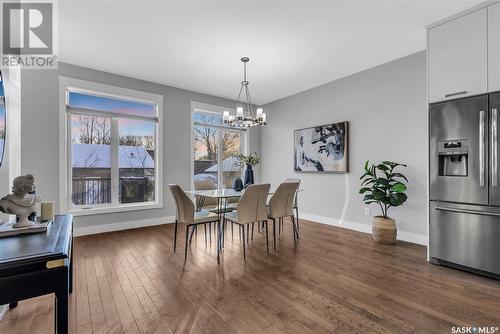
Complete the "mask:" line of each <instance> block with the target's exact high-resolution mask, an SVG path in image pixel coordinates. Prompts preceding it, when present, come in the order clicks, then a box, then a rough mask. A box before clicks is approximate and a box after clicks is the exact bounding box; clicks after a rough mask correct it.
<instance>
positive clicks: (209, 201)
mask: <svg viewBox="0 0 500 334" xmlns="http://www.w3.org/2000/svg"><path fill="white" fill-rule="evenodd" d="M194 189H195V190H217V185H216V184H215V182H214V181H212V180H197V181H194ZM195 197H196V209H197V210H201V209H206V210H208V211H210V212H213V213H219V211H224V210H221V209H219V208H217V199H216V198H211V197H205V196H199V195H196V196H195ZM235 201H236V202H237V201H238V199H237V198H236V199H231V198H230V199H229V200H228V203H227V206H226V212H228V211H233V210H234V209H236V206H235V205H234V204H232V203H234V202H235Z"/></svg>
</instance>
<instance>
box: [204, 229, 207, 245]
mask: <svg viewBox="0 0 500 334" xmlns="http://www.w3.org/2000/svg"><path fill="white" fill-rule="evenodd" d="M203 230H204V231H205V245H206V244H207V224H203Z"/></svg>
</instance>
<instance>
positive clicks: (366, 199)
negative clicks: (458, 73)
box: [363, 194, 374, 201]
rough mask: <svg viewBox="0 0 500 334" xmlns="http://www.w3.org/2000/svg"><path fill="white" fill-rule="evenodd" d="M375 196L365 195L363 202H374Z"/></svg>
mask: <svg viewBox="0 0 500 334" xmlns="http://www.w3.org/2000/svg"><path fill="white" fill-rule="evenodd" d="M373 199H374V198H373V195H372V194H368V195H365V197H363V201H369V200H373Z"/></svg>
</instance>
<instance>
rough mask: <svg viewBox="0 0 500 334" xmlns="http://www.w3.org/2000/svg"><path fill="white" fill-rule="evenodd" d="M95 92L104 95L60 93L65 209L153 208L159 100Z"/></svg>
mask: <svg viewBox="0 0 500 334" xmlns="http://www.w3.org/2000/svg"><path fill="white" fill-rule="evenodd" d="M88 85H89V83H86V84H85V85H84V86H88ZM96 85H97V84H96ZM97 86H98V87H96V88H97V89H98V88H101V89H103V90H104V91H99V90H95V91H90V90H88V89H82V88H80V87H78V86H77V87H72V86H70V85H68V86H67V87H64V97H65V101H66V103H65V112H64V113H65V119H66V127H67V135H66V138H67V143H66V153H67V154H66V157H67V168H66V174H67V186H66V190H67V192H66V196H65V197H66V201H67V209H69V210H73V211H76V212H78V211H80V210H83V209H94V211H95V210H98V211H104V212H106V211H120V210H130V209H132V208H143V207H144V208H145V206H152V205H156V206H155V207H158V206H159V205H161V202H160V201H159V198H158V197H159V194H161V189H160V187H159V184H160V183H159V178H160V175H161V169H160V168H159V166H160V165H159V159H160V151H159V149H158V147H159V131H160V125H161V124H160V122H159V112H160V108H159V106H160V103H159V102H161V98H154V99H151V100H147V99H139V97H140V96H142V94H146V93H141V92H135V91H129V90H125V89H121V88H113V87H109V86H105V85H97ZM110 91H111V92H117V93H122V94H123V95H122V94H120V95H113V94H110ZM151 95H152V94H151ZM152 96H153V95H152ZM153 97H155V96H153ZM90 211H92V210H90Z"/></svg>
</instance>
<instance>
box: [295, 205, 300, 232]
mask: <svg viewBox="0 0 500 334" xmlns="http://www.w3.org/2000/svg"><path fill="white" fill-rule="evenodd" d="M295 214H296V215H297V239H298V238H299V231H300V227H299V207H296V208H295Z"/></svg>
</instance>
